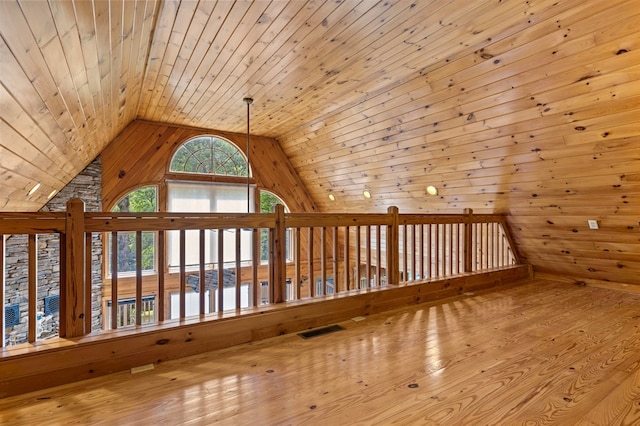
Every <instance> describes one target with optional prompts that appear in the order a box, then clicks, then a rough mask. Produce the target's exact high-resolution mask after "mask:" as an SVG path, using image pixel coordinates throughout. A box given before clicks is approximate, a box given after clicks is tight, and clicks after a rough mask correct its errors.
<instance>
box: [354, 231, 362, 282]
mask: <svg viewBox="0 0 640 426" xmlns="http://www.w3.org/2000/svg"><path fill="white" fill-rule="evenodd" d="M354 281H355V283H354V286H355V288H360V287H361V286H360V227H359V226H356V265H355V274H354Z"/></svg>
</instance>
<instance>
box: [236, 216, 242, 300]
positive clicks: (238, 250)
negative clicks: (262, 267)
mask: <svg viewBox="0 0 640 426" xmlns="http://www.w3.org/2000/svg"><path fill="white" fill-rule="evenodd" d="M241 232H242V230H241V229H239V228H236V271H235V275H236V309H240V306H241V304H242V298H241V292H242V265H241V260H242V259H241V258H242V250H241V248H242V239H241V238H240V236H241Z"/></svg>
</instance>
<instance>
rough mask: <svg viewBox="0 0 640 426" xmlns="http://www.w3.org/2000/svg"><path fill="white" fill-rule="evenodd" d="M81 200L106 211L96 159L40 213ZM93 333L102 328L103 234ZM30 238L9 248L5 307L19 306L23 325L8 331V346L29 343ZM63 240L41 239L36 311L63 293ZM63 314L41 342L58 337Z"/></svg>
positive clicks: (95, 272) (16, 238) (96, 256)
mask: <svg viewBox="0 0 640 426" xmlns="http://www.w3.org/2000/svg"><path fill="white" fill-rule="evenodd" d="M72 198H80V199H81V200H83V201H84V203H85V211H102V162H101V159H100V157H98V158H96V159H95V160H94V161H93V162H92V163H91V164H89V165H88V166H87V167H86V168H85V169H84V170H83V171H82V172H80V173H79V174H78V176H76V177H75V178H74V179H73V180H72V181H71V182H69V183H68V184H67V186H65V187H64V188H63V189H62V190H61V191H60V192H58V194H56V196H55V197H53V198H52V199H51V200H49V202H48V203H47V204H46V205H45V206H44V207H43V208H42V209H41V210H40V211H46V212H59V211H65V210H66V203H67V201H68V200H70V199H72ZM92 240H93V242H92V254H91V259H92V265H93V266H92V268H91V269H92V274H91V275H92V280H91V281H92V285H91V287H92V307H93V309H92V313H91V318H92V320H91V321H92V329H93V330H99V329H100V328H101V326H102V300H101V299H102V296H101V295H102V234H94V235H93V238H92ZM27 242H28V237H27V236H26V235H11V236H9V237H8V238H7V239H6V244H5V268H6V269H5V294H4V297H5V306H9V305H15V304H17V305H19V311H20V324H18V325H16V326H14V327H9V328H6V329H5V344H18V343H24V342H26V341H27V330H28V317H27V316H28V294H29V292H28V262H27V256H28V254H27ZM59 253H60V238H59V237H58V235H52V234H43V235H39V236H38V250H37V255H38V262H37V263H38V266H37V268H38V274H37V277H38V278H37V286H38V290H37V305H36V310H37V311H41V312H44V298H45V297H47V296H52V295H57V294H59V293H60V261H59ZM58 323H59V313H56V314H53V316H52V317H50V318H48V319H47V321H46V322H45V323H44V324H43V328H42V332H41V330H40V329H38V331H37V332H38V336H37V338H46V337H49V336H57V329H58Z"/></svg>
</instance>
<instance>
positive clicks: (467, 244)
mask: <svg viewBox="0 0 640 426" xmlns="http://www.w3.org/2000/svg"><path fill="white" fill-rule="evenodd" d="M464 214H465V215H466V216H467V217H465V219H464V247H463V248H462V252H463V256H464V257H463V259H464V272H472V270H473V219H472V216H473V210H472V209H464Z"/></svg>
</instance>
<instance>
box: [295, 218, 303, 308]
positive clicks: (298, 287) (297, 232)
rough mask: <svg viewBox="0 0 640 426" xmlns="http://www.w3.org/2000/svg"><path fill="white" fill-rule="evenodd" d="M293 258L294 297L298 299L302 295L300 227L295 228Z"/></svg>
mask: <svg viewBox="0 0 640 426" xmlns="http://www.w3.org/2000/svg"><path fill="white" fill-rule="evenodd" d="M294 233H295V240H296V241H295V259H294V264H295V271H294V279H295V282H296V298H298V299H300V298H301V297H302V295H301V294H300V293H301V290H302V274H301V272H300V270H301V262H302V259H301V257H300V254H301V253H300V228H295V231H294Z"/></svg>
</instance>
